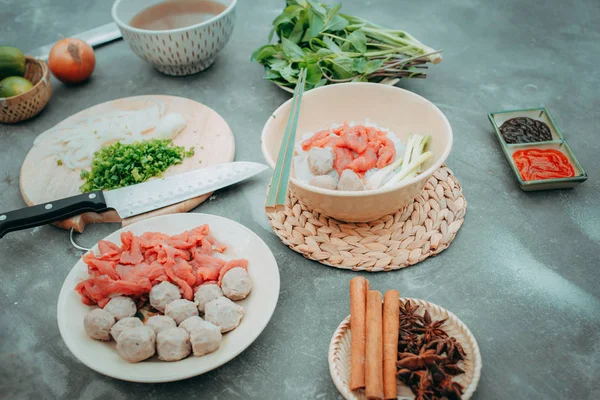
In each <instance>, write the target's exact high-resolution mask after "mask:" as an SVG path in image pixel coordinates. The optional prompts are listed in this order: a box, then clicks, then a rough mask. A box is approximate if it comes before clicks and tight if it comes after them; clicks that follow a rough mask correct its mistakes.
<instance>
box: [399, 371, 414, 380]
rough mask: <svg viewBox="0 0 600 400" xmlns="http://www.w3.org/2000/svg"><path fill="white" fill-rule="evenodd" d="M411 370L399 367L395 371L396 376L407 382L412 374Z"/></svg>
mask: <svg viewBox="0 0 600 400" xmlns="http://www.w3.org/2000/svg"><path fill="white" fill-rule="evenodd" d="M413 372H414V371H411V370H410V369H408V368H401V369H399V370H398V372H396V376H397V377H398V378H399V379H400V380H401V381H402V382H404V383H408V381H410V379H411V378H412V376H413Z"/></svg>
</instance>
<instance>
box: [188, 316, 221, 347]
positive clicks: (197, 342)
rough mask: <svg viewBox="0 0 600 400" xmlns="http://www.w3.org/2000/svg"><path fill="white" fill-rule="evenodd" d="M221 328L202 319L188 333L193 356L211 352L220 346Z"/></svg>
mask: <svg viewBox="0 0 600 400" xmlns="http://www.w3.org/2000/svg"><path fill="white" fill-rule="evenodd" d="M222 337H223V335H221V329H220V328H219V327H218V326H216V325H214V324H211V323H210V322H207V321H202V324H199V325H198V326H197V327H196V329H194V331H193V332H192V333H191V334H190V342H191V343H192V351H193V352H194V355H195V356H203V355H205V354H208V353H212V352H213V351H215V350H217V349H218V348H219V346H221V338H222Z"/></svg>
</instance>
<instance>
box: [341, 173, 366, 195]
mask: <svg viewBox="0 0 600 400" xmlns="http://www.w3.org/2000/svg"><path fill="white" fill-rule="evenodd" d="M364 188H365V186H364V184H363V181H362V180H361V179H360V177H359V176H358V175H356V172H354V171H352V170H350V169H345V170H344V171H343V172H342V175H341V176H340V183H339V184H338V190H348V191H353V192H356V191H359V190H364Z"/></svg>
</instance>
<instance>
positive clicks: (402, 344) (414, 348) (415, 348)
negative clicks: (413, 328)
mask: <svg viewBox="0 0 600 400" xmlns="http://www.w3.org/2000/svg"><path fill="white" fill-rule="evenodd" d="M420 348H421V340H420V339H419V335H417V334H416V333H410V332H406V331H400V336H399V339H398V351H400V352H401V353H402V352H405V353H418V352H419V349H420Z"/></svg>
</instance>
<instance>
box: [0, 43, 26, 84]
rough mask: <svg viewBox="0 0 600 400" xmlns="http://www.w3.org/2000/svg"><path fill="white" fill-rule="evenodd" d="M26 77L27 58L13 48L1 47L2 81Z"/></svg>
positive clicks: (0, 65) (0, 67)
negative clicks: (9, 77)
mask: <svg viewBox="0 0 600 400" xmlns="http://www.w3.org/2000/svg"><path fill="white" fill-rule="evenodd" d="M24 75H25V56H24V55H23V53H22V52H21V50H19V49H17V48H16V47H12V46H0V79H4V78H6V77H7V76H24Z"/></svg>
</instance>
